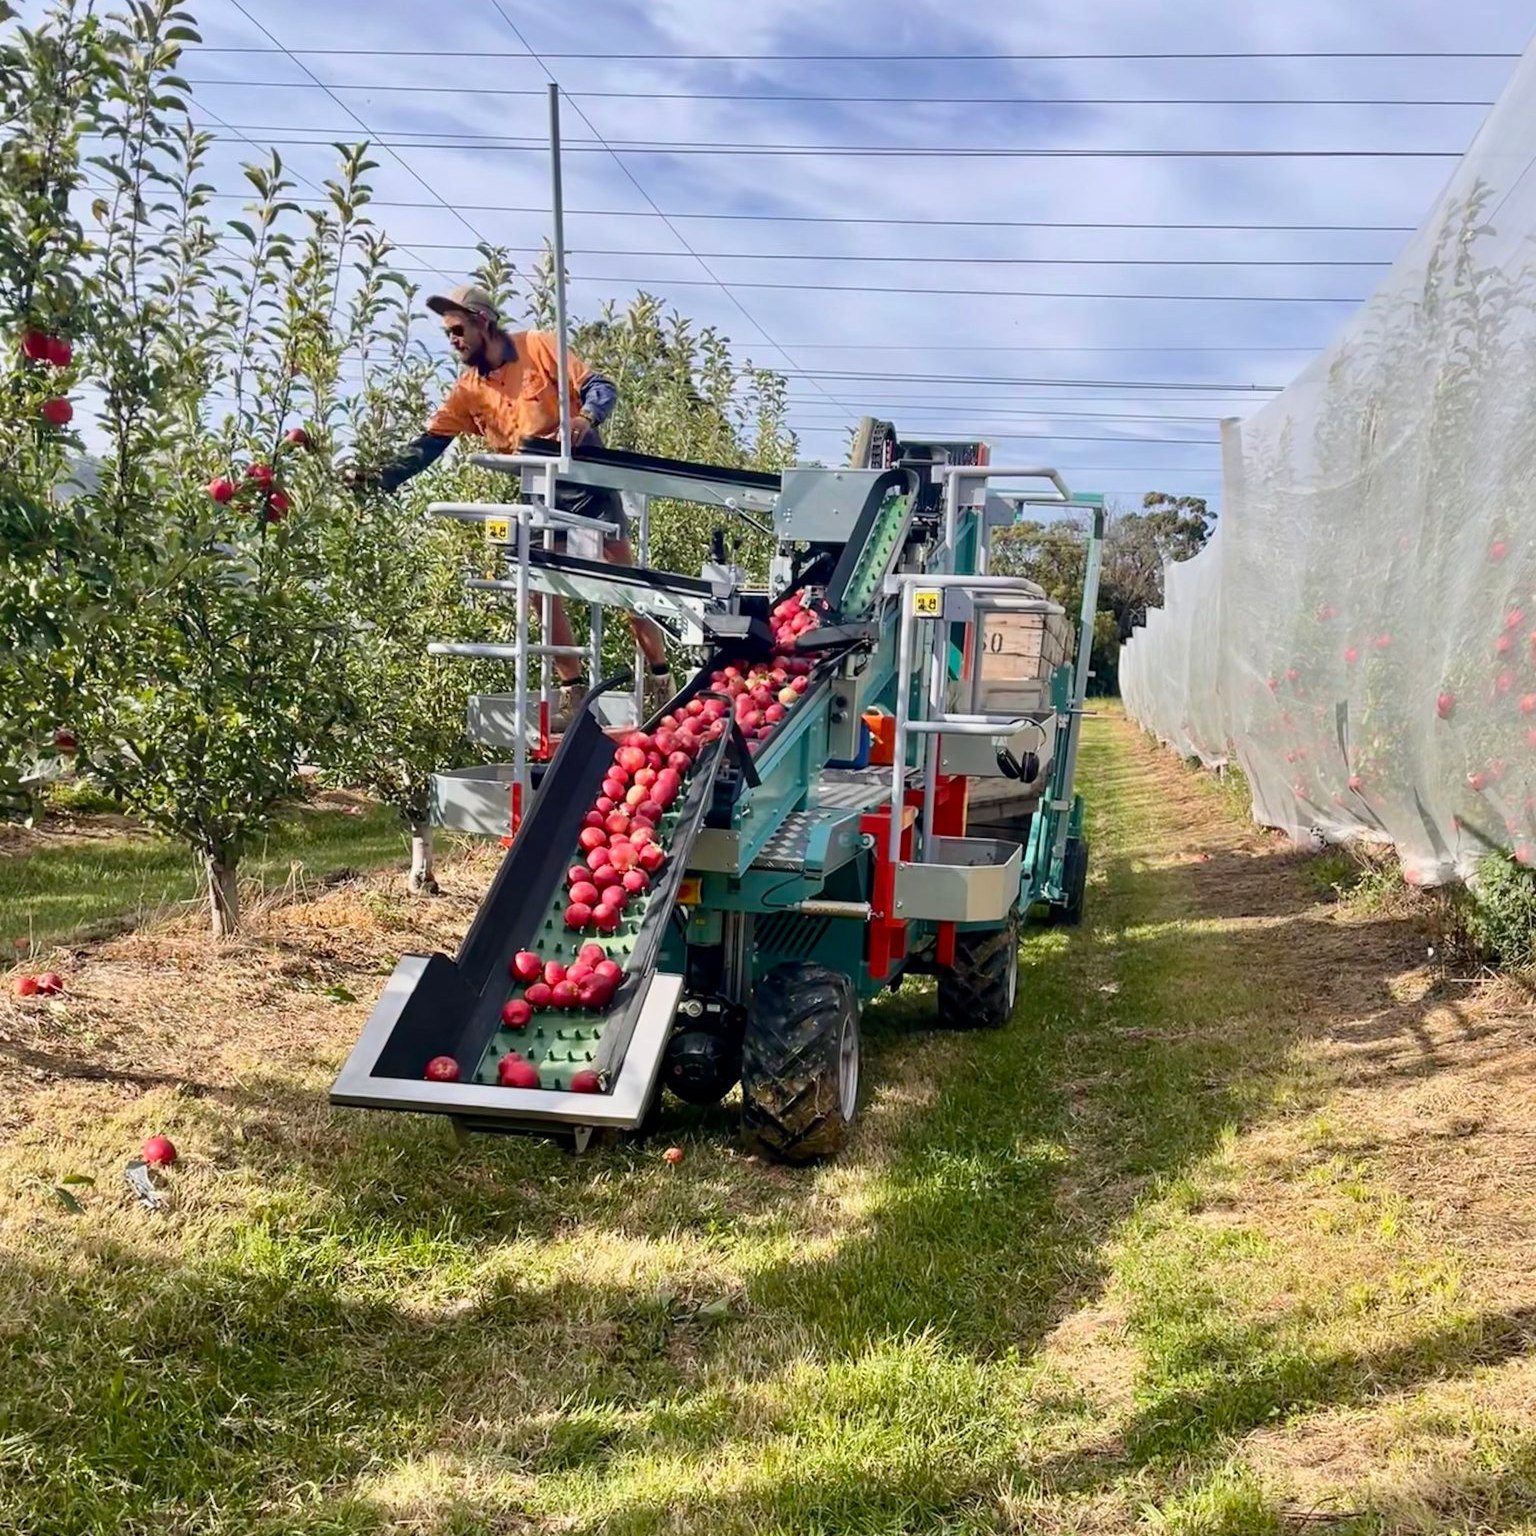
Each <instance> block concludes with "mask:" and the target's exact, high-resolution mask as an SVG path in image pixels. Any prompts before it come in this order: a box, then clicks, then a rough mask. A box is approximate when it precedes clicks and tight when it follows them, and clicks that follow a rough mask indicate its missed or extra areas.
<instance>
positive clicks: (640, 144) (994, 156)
mask: <svg viewBox="0 0 1536 1536" xmlns="http://www.w3.org/2000/svg"><path fill="white" fill-rule="evenodd" d="M348 110H350V109H348ZM579 110H580V109H577V111H578V115H579ZM354 115H355V114H354ZM583 121H585V119H583ZM241 126H243V127H244V128H246V129H247V130H248V131H249V132H252V133H263V134H266V133H271V134H276V133H293V132H299V133H315V134H331V133H336V132H338V131H339V130H337V129H334V128H299V129H291V128H288V127H286V126H285V125H280V124H270V123H247V124H243V125H241ZM588 127H591V124H590V123H589V124H588ZM368 131H369V132H370V133H372V130H371V129H370V130H368ZM413 131H415V132H416V137H414V138H404V137H399V136H396V137H392V138H389V139H388V140H386V139H385V138H384V137H383V136H382V135H377V134H375V135H373V138H372V139H371V140H370V142H376V143H377V144H378V146H379V147H380V148H381V149H391V148H394V149H441V150H480V151H484V152H486V153H491V152H494V153H496V154H535V153H539V152H541V151H543V150H546V149H547V148H548V144H547V143H546V142H545V141H544V140H541V139H538V138H534V137H532V136H529V135H518V134H470V133H463V132H459V133H456V134H447V133H444V134H428V133H424V132H421V131H419V130H413ZM594 132H595V130H594ZM271 142H272V143H274V144H281V145H285V146H304V145H315V146H324V145H326V144H329V143H330V140H329V139H327V138H319V139H296V138H285V139H279V138H274V139H273V140H272V141H271ZM561 148H562V150H564V151H567V152H569V153H571V154H602V155H614V156H618V155H621V154H630V155H702V156H711V157H722V158H723V157H727V156H732V155H735V156H744V157H746V158H749V159H810V160H830V159H874V160H1459V159H1460V158H1461V157H1462V155H1463V154H1464V153H1465V150H1464V149H1084V148H1058V149H1028V148H1025V147H1023V146H1022V145H1001V146H995V145H981V144H974V145H954V146H946V145H939V144H913V145H908V144H761V143H755V142H752V141H748V140H740V141H736V142H717V143H710V144H706V143H703V142H701V141H700V140H697V139H612V140H608V139H570V140H567V141H566V142H565V143H563V144H562V146H561ZM402 163H403V162H402ZM412 174H413V175H415V173H414V172H412ZM417 179H418V180H420V178H419V177H418V178H417ZM423 185H425V183H423ZM657 212H658V213H659V212H660V210H659V209H658V210H657Z"/></svg>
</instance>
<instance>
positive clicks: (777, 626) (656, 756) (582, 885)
mask: <svg viewBox="0 0 1536 1536" xmlns="http://www.w3.org/2000/svg"><path fill="white" fill-rule="evenodd" d="M820 623H821V615H820V613H819V612H818V611H817V610H816V609H815V608H813V607H811V606H808V604H807V603H806V601H805V599H804V598H803V597H802V596H801V595H800V594H799V593H796V594H794V595H792V596H790V597H786V598H784V599H783V600H782V601H781V602H779V603H778V604H777V605H775V607H774V609H773V613H772V629H773V639H774V647H775V656H774V659H773V660H772V661H770V662H767V663H757V664H754V663H751V662H747V661H745V660H742V661H739V662H735V663H732V664H730V665H728V666H724V667H719V668H717V669H716V670H715V671H713V672H712V673H711V674H710V676H709V680H708V683H709V692H711V693H713V694H715V695H718V697H713V698H711V697H700V698H693V699H690V700H688V702H687V703H686V704H682V705H680V706H679V707H678V708H677V710H676V712H675V713H672V714H667V715H663V716H662V717H661V719H660V720H659V721H658V722H657V724H656V728H655V731H654V732H645V731H632V732H630V734H629V735H627V736H625V737H624V738H623V740H622V741H621V742H620V743H619V745H618V747H617V748H616V749H615V751H614V754H613V760H612V762H611V763H609V765H608V767H607V770H606V771H605V773H604V776H603V782H602V786H601V789H600V792H599V793H598V795H597V797H596V799H594V800H593V802H592V804H591V806H590V807H589V808H588V809H587V811H586V813H585V814H584V816H583V818H582V828H581V833H580V836H579V837H578V839H577V842H578V845H579V846H578V849H577V854H576V862H575V863H573V864H572V865H571V867H570V869H569V870H568V871H567V872H566V877H565V884H566V905H565V909H564V912H563V914H562V918H563V921H564V924H565V927H566V929H567V931H569V932H571V933H587V932H590V931H594V930H595V931H596V932H597V933H598V934H611V933H616V932H617V931H618V929H619V927H620V925H621V923H622V922H623V919H624V913H625V911H626V909H627V908H628V907H629V905H630V903H631V902H633V901H643V900H644V899H645V897H646V896H647V894H648V892H649V891H650V889H651V885H652V883H653V882H654V880H655V878H656V876H657V875H659V874H660V873H661V872H662V870H663V869H665V868H666V864H667V852H666V849H665V848H663V846H662V844H661V841H660V836H661V834H660V828H661V824H662V820H663V818H664V817H665V816H666V814H667V812H668V811H669V810H670V809H671V807H672V805H673V804H674V803H675V802H676V800H677V798H678V796H679V795H680V794H681V793H682V791H683V787H684V784H685V783H686V781H687V779H688V776H689V774H690V773H692V771H693V769H694V765H695V763H696V762H697V760H698V757H699V754H700V753H701V752H702V751H703V750H704V749H705V747H706V746H708V745H709V743H710V742H713V741H718V740H719V739H720V737H721V736H723V735H724V734H725V731H726V728H727V726H728V724H729V723H730V720H731V719H732V718H734V720H735V723H736V725H737V726H738V727H739V728H740V730H741V732H742V735H743V736H744V737H745V738H746V740H747V743H748V748H749V750H751V751H756V750H757V747H758V744H759V743H760V742H761V741H763V740H764V739H765V738H766V737H767V736H769V735H770V734H772V732H773V731H774V729H775V728H776V727H777V726H778V725H779V724H780V722H781V721H783V720H784V718H785V717H786V716H787V715H788V713H789V711H790V710H791V709H793V707H794V706H795V704H796V703H798V702H799V700H800V698H801V696H802V695H803V694H804V693H805V691H806V689H807V688H808V687H809V686H810V674H811V672H812V670H813V668H814V665H815V663H814V662H813V661H811V660H809V659H807V658H804V657H792V656H788V655H786V653H787V652H789V651H791V650H792V649H793V648H794V644H795V641H796V639H797V638H798V637H799V636H800V635H802V634H805V633H806V632H807V631H809V630H812V629H815V628H817V627H818V626H819V625H820ZM509 969H510V971H511V975H512V980H513V981H514V982H516V983H518V984H519V985H520V986H521V988H522V992H521V994H520V995H518V996H515V997H513V998H511V999H509V1000H508V1002H507V1003H506V1004H505V1005H504V1006H503V1008H502V1010H501V1022H502V1024H503V1026H504V1027H505V1028H507V1029H512V1030H520V1029H526V1028H527V1027H528V1025H529V1024H530V1023H532V1021H533V1016H534V1014H536V1013H542V1012H546V1011H549V1012H565V1011H575V1010H586V1011H589V1012H594V1013H602V1012H604V1011H605V1010H607V1009H608V1008H609V1007H611V1006H612V1004H613V1000H614V997H615V996H616V995H617V993H618V989H619V987H620V985H621V983H622V982H623V980H624V968H623V967H622V966H621V965H620V964H619V963H618V962H617V961H616V960H612V959H610V958H609V957H608V954H607V951H606V950H604V948H603V946H602V945H601V944H599V943H595V942H593V943H587V944H584V945H582V947H581V949H580V951H579V952H578V953H577V956H576V958H575V960H574V961H572V962H571V963H570V964H569V965H567V964H565V963H564V962H563V961H560V960H545V959H544V957H543V956H542V955H539V954H537V953H535V952H534V951H532V950H521V951H519V952H518V953H517V954H516V955H514V956H513V957H512V961H511V965H510V967H509ZM426 1076H427V1077H428V1078H429V1079H430V1080H432V1081H435V1082H457V1081H458V1080H459V1064H458V1062H457V1061H455V1060H454V1058H453V1057H451V1056H437V1057H434V1058H433V1059H432V1060H431V1061H430V1062H429V1063H428V1064H427V1070H426ZM496 1080H497V1082H499V1083H500V1084H501V1085H502V1087H504V1088H537V1087H539V1086H540V1080H539V1071H538V1068H537V1067H535V1066H534V1065H533V1063H532V1062H530V1061H528V1060H527V1059H526V1058H525V1057H523V1056H522V1055H520V1054H519V1053H518V1052H516V1051H509V1052H508V1053H507V1054H506V1055H505V1056H503V1057H502V1058H501V1059H500V1061H499V1062H498V1063H497V1066H496ZM600 1086H601V1085H600V1084H599V1081H598V1077H597V1074H596V1073H595V1072H592V1071H582V1072H577V1073H575V1074H574V1075H573V1076H572V1077H571V1080H570V1088H571V1091H572V1092H574V1093H597V1092H599V1091H600Z"/></svg>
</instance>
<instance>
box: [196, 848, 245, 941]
mask: <svg viewBox="0 0 1536 1536" xmlns="http://www.w3.org/2000/svg"><path fill="white" fill-rule="evenodd" d="M203 870H204V873H205V874H206V876H207V880H208V919H209V931H210V932H211V933H212V934H213V936H214V938H216V939H227V938H229V937H230V935H231V934H233V933H234V932H235V931H236V930H237V929H238V928H239V927H240V887H239V885H238V884H237V883H236V878H235V876H236V864H235V861H234V860H233V859H231V860H229V861H228V862H226V861H225V860H224V859H223V858H222V857H220V855H218V854H216V853H205V854H204V855H203Z"/></svg>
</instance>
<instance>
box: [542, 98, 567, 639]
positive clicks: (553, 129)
mask: <svg viewBox="0 0 1536 1536" xmlns="http://www.w3.org/2000/svg"><path fill="white" fill-rule="evenodd" d="M549 191H550V206H551V211H552V213H553V214H554V225H555V231H554V233H555V336H556V338H557V341H558V350H559V374H558V382H559V387H560V458H561V461H562V462H566V461H568V460H569V459H570V456H571V358H570V342H569V339H568V337H567V335H566V326H565V193H564V191H563V189H562V187H561V185H560V87H559V86H558V85H556V84H555V82H554V81H553V80H551V81H550V82H549ZM547 638H548V637H547V636H546V639H547Z"/></svg>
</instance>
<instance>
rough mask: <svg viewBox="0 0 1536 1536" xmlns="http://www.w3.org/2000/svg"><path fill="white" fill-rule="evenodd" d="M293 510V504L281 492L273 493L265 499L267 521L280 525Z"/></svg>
mask: <svg viewBox="0 0 1536 1536" xmlns="http://www.w3.org/2000/svg"><path fill="white" fill-rule="evenodd" d="M292 509H293V502H292V501H291V500H289V498H288V497H287V496H286V495H285V494H284V493H283V492H282V491H273V492H272V493H271V495H269V496H268V497H267V521H268V522H269V523H280V522H282V520H283V519H284V518H285V517H286V516H287V515H288V513H289V512H290V511H292Z"/></svg>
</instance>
